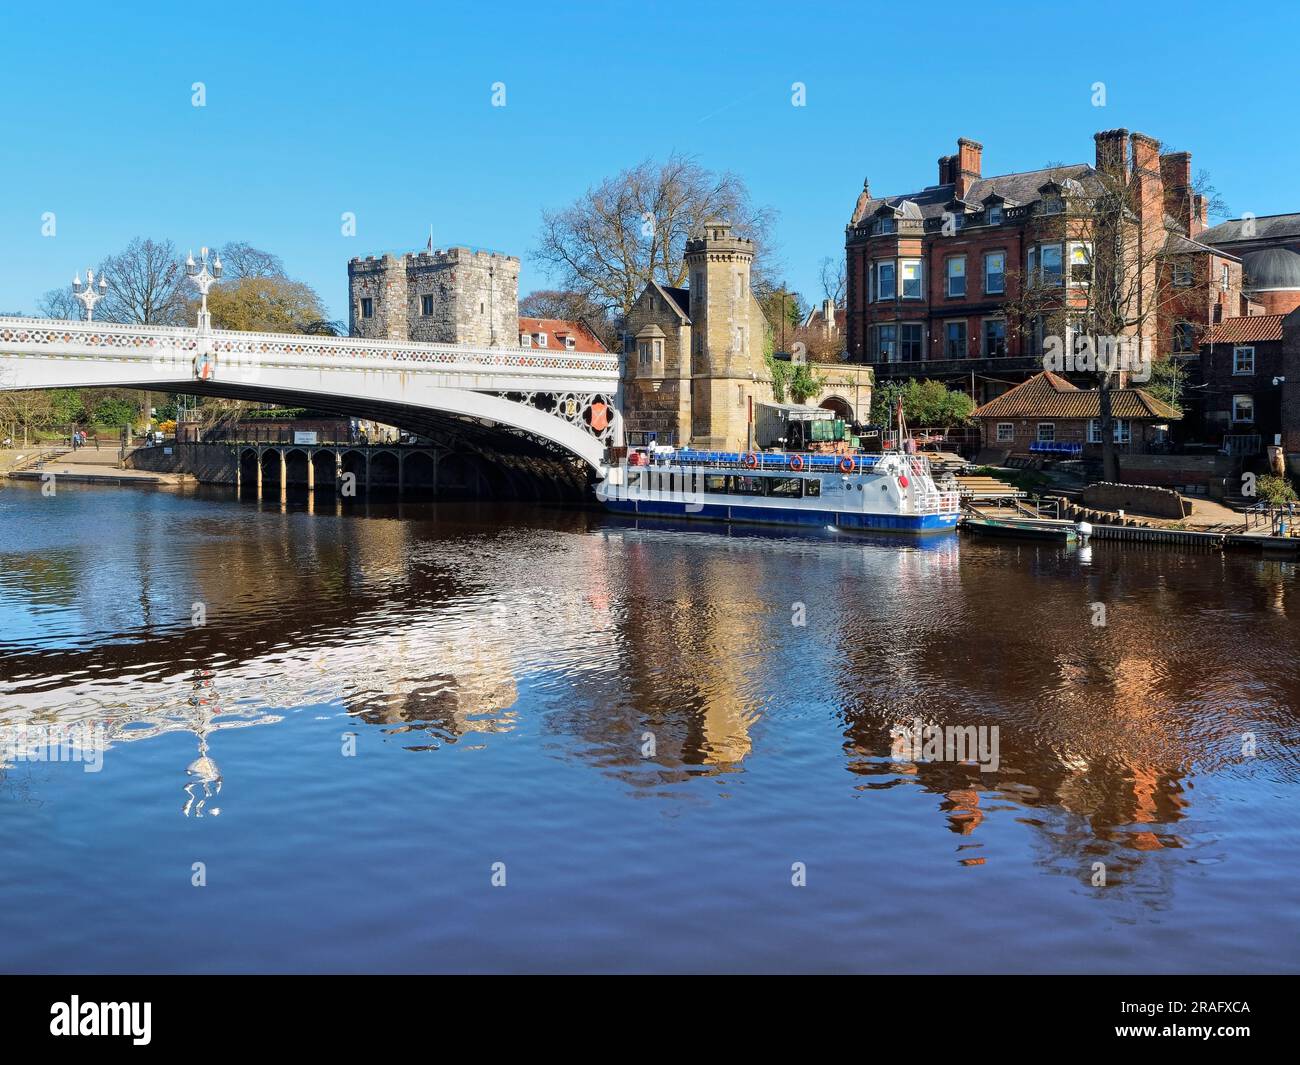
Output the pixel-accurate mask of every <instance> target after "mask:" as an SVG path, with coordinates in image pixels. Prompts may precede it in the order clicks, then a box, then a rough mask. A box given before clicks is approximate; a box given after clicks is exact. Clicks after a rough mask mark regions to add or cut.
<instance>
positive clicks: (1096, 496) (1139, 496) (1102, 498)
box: [1082, 481, 1187, 518]
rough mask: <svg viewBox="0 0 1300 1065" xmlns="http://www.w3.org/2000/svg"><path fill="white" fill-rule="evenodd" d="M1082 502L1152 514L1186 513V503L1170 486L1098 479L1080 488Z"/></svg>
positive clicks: (1166, 515)
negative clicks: (1111, 482) (1159, 486)
mask: <svg viewBox="0 0 1300 1065" xmlns="http://www.w3.org/2000/svg"><path fill="white" fill-rule="evenodd" d="M1082 502H1083V505H1084V506H1087V507H1096V508H1097V509H1098V510H1122V511H1124V512H1126V513H1127V512H1129V511H1132V512H1135V513H1138V514H1149V515H1151V516H1152V517H1155V518H1185V517H1187V507H1186V503H1185V502H1184V500H1183V498H1182V496H1180V495H1179V494H1178V493H1177V492H1175V491H1174V490H1173V489H1172V488H1156V487H1153V486H1151V485H1142V484H1110V483H1108V482H1106V481H1098V482H1097V483H1096V484H1090V485H1088V487H1087V488H1085V489H1084V490H1083V497H1082Z"/></svg>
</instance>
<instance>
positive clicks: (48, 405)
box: [0, 389, 54, 447]
mask: <svg viewBox="0 0 1300 1065" xmlns="http://www.w3.org/2000/svg"><path fill="white" fill-rule="evenodd" d="M53 419H54V403H53V400H52V398H51V396H50V393H49V392H48V391H43V390H36V389H34V390H30V391H29V390H22V391H13V392H11V391H4V392H0V425H3V426H4V429H5V435H6V436H9V437H16V436H17V435H18V431H19V430H20V429H21V430H22V434H23V442H22V446H23V447H26V446H27V442H28V433H29V431H31V430H34V429H39V428H41V427H43V426H47V425H49V424H51V422H52V421H53Z"/></svg>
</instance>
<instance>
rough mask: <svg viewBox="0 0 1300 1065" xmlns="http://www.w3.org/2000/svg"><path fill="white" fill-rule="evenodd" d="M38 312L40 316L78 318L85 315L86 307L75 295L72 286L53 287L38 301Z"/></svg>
mask: <svg viewBox="0 0 1300 1065" xmlns="http://www.w3.org/2000/svg"><path fill="white" fill-rule="evenodd" d="M36 314H37V316H38V317H40V318H64V319H70V320H73V321H75V320H77V319H78V318H83V317H85V308H84V307H82V305H81V303H80V302H79V301H78V300H77V297H76V296H75V295H73V292H72V288H71V287H70V286H69V287H67V288H52V289H50V290H49V291H48V292H46V293H45V295H44V296H42V297H41V298H40V299H38V300H37V301H36Z"/></svg>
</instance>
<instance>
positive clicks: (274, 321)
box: [208, 277, 325, 333]
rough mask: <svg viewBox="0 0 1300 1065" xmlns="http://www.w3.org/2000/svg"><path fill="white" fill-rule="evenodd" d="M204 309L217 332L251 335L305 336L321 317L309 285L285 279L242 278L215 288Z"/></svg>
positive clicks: (319, 304) (323, 315)
mask: <svg viewBox="0 0 1300 1065" xmlns="http://www.w3.org/2000/svg"><path fill="white" fill-rule="evenodd" d="M208 310H209V311H211V312H212V324H213V325H214V326H215V327H216V328H218V329H241V330H250V331H252V332H255V333H305V332H308V331H309V329H310V328H311V327H312V326H313V325H314V324H315V323H318V322H320V321H321V320H323V319H324V317H325V308H324V307H323V306H322V304H321V300H320V297H319V296H318V295H316V292H315V291H314V290H313V289H312V288H311V286H309V285H306V284H304V283H303V282H301V281H291V280H290V279H289V278H287V277H243V278H240V279H239V280H238V281H236V282H235V283H234V284H233V285H217V286H215V287H214V288H213V289H212V291H211V293H209V295H208Z"/></svg>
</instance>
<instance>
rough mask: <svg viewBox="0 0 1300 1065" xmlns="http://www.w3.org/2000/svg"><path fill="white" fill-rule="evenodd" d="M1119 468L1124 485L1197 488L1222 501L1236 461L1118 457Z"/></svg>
mask: <svg viewBox="0 0 1300 1065" xmlns="http://www.w3.org/2000/svg"><path fill="white" fill-rule="evenodd" d="M1119 468H1120V477H1121V479H1122V480H1124V481H1125V482H1127V483H1131V484H1135V485H1154V486H1156V487H1161V488H1181V489H1186V488H1189V487H1200V488H1204V489H1205V492H1204V494H1205V495H1206V496H1208V497H1209V498H1211V499H1222V498H1223V496H1224V485H1225V483H1226V482H1227V481H1228V480H1229V479H1231V478H1232V477H1233V474H1234V473H1235V471H1236V462H1234V460H1233V459H1232V458H1231V457H1229V456H1228V455H1120V456H1119ZM1238 483H1240V479H1239V478H1238ZM1197 494H1201V493H1197Z"/></svg>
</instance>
